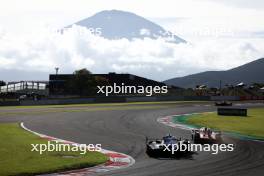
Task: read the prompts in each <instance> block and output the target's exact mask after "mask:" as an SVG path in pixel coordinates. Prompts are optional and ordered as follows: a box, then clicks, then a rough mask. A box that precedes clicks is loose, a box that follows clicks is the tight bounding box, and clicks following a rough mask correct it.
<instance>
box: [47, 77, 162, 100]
mask: <svg viewBox="0 0 264 176" xmlns="http://www.w3.org/2000/svg"><path fill="white" fill-rule="evenodd" d="M92 76H99V77H102V78H105V79H106V80H107V81H108V83H109V85H113V84H114V83H116V85H120V86H121V84H122V83H124V84H125V85H126V86H165V85H166V84H164V83H162V82H158V81H154V80H150V79H147V78H143V77H140V76H136V75H132V74H117V73H109V74H92ZM73 78H74V74H57V75H56V74H51V75H49V94H50V95H74V94H75V95H77V94H78V92H72V90H70V89H69V88H67V86H66V84H67V82H68V81H69V80H71V79H73Z"/></svg>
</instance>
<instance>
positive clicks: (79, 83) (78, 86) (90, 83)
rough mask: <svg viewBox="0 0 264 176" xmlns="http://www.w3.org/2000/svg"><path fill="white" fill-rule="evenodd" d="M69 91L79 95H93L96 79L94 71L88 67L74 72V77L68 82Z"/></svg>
mask: <svg viewBox="0 0 264 176" xmlns="http://www.w3.org/2000/svg"><path fill="white" fill-rule="evenodd" d="M66 86H67V89H68V90H70V92H69V93H72V94H76V93H78V94H79V96H84V95H92V94H93V93H94V91H95V79H94V77H93V75H92V73H91V72H90V71H89V70H87V69H86V68H83V69H80V70H76V71H74V73H73V78H72V79H70V80H69V81H68V82H67V83H66Z"/></svg>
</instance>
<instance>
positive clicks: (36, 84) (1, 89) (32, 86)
mask: <svg viewBox="0 0 264 176" xmlns="http://www.w3.org/2000/svg"><path fill="white" fill-rule="evenodd" d="M0 93H1V94H5V93H17V94H38V95H48V94H49V91H48V81H19V82H9V83H7V85H5V86H0Z"/></svg>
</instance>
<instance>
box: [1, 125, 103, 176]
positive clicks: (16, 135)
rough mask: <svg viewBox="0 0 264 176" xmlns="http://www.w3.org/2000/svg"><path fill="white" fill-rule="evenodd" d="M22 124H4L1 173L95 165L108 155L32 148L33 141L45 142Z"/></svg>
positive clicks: (23, 173)
mask: <svg viewBox="0 0 264 176" xmlns="http://www.w3.org/2000/svg"><path fill="white" fill-rule="evenodd" d="M44 143H47V141H46V140H44V139H40V138H39V137H38V136H35V135H33V134H31V133H29V132H27V131H25V130H23V129H22V128H20V126H19V124H14V123H12V124H0V175H1V176H2V175H3V176H4V175H36V174H40V173H51V172H57V171H63V170H69V169H77V168H84V167H90V166H95V165H98V164H101V163H104V162H106V161H107V160H108V158H107V157H106V156H105V155H103V154H101V153H99V152H87V153H86V154H83V155H82V154H80V152H44V153H43V154H42V155H40V154H39V153H38V152H36V151H31V149H32V146H31V144H44Z"/></svg>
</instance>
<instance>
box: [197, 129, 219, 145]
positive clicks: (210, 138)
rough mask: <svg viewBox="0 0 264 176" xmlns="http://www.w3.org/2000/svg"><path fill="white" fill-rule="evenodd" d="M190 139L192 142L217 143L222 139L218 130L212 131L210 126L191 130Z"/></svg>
mask: <svg viewBox="0 0 264 176" xmlns="http://www.w3.org/2000/svg"><path fill="white" fill-rule="evenodd" d="M192 140H193V142H194V143H219V142H221V141H222V137H221V132H220V131H212V130H211V129H210V128H207V127H202V128H200V129H193V130H192Z"/></svg>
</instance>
